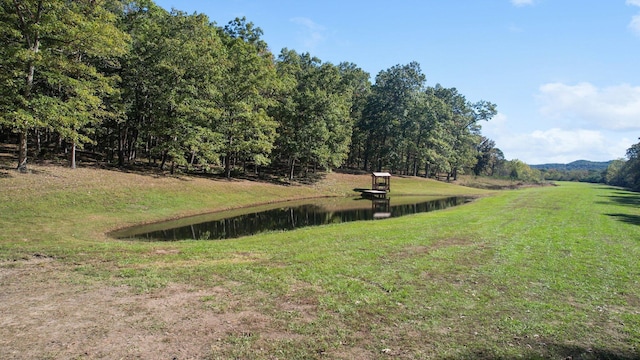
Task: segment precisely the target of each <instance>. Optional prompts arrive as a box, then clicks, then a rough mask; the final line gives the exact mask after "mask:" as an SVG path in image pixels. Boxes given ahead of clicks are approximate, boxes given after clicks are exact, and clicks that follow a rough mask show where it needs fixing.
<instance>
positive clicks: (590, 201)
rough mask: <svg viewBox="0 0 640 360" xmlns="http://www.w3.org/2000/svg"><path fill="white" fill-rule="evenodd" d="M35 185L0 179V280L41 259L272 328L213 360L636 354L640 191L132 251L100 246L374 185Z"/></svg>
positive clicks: (152, 181)
mask: <svg viewBox="0 0 640 360" xmlns="http://www.w3.org/2000/svg"><path fill="white" fill-rule="evenodd" d="M35 170H36V172H35V173H33V174H26V175H23V174H18V173H15V172H13V171H9V170H6V171H0V175H1V176H0V184H1V186H0V214H2V216H1V217H0V228H1V229H2V231H1V232H0V258H1V259H3V260H4V261H3V262H2V263H0V264H1V266H2V267H12V266H21V265H20V262H19V261H17V262H14V260H20V259H28V258H30V257H32V256H34V255H35V254H37V256H41V257H42V256H47V257H51V258H54V259H55V261H56V262H58V263H60V264H61V266H59V267H56V271H60V272H63V273H65V274H67V275H65V277H63V278H64V279H66V280H65V281H66V283H68V284H70V285H69V286H71V285H73V284H77V283H82V284H89V285H91V286H113V285H126V286H128V287H130V288H131V289H132V292H133V293H135V292H137V293H140V292H154V291H158V289H161V288H163V287H165V286H167V285H169V284H186V285H188V286H190V287H192V288H193V289H207V288H214V287H215V288H218V289H219V288H223V289H225V291H228V292H229V294H231V295H230V296H231V297H232V299H233V301H232V300H229V298H225V297H220V296H215V295H212V296H207V297H203V298H202V299H201V301H202V304H203V306H204V307H205V309H206V311H210V312H214V313H220V314H222V313H227V312H241V311H246V310H247V309H251V310H253V311H256V312H259V313H261V314H263V315H264V316H265V317H266V318H267V319H268V321H267V322H268V325H264V324H262V325H261V326H252V325H251V324H245V328H242V329H237V330H235V331H233V332H229V333H228V334H226V337H224V338H221V339H218V341H217V342H216V343H215V344H211V349H214V348H215V351H214V350H211V353H209V354H206V353H204V354H201V355H202V356H203V357H204V356H210V357H214V358H215V357H220V358H234V357H235V358H270V357H273V356H278V357H280V358H316V357H317V358H320V357H323V356H328V357H329V358H354V357H356V358H372V357H387V356H397V357H400V358H450V359H457V358H487V359H489V358H505V359H506V358H514V357H523V358H539V357H552V358H561V357H567V356H572V357H573V358H574V359H578V358H584V359H591V358H593V359H596V358H610V359H636V358H637V357H638V352H639V351H640V350H639V348H640V310H638V308H639V306H640V283H639V279H640V265H639V261H638V259H640V226H639V225H640V195H638V194H636V193H630V192H625V191H622V190H619V189H614V188H609V187H604V186H594V185H586V184H573V183H562V184H561V185H560V186H558V187H545V188H531V189H524V190H517V191H504V192H497V193H490V195H491V196H484V197H482V198H481V199H479V200H477V201H475V202H474V203H471V204H468V205H465V206H462V207H458V208H453V209H449V210H445V211H441V212H435V213H427V214H419V215H413V216H407V217H403V218H398V219H390V220H384V221H376V222H359V223H349V224H336V225H330V226H323V227H318V228H306V229H301V230H297V231H293V232H284V233H271V234H265V235H259V236H253V237H247V238H243V239H238V240H230V241H185V242H172V243H158V242H150V243H145V242H141V243H137V242H131V241H116V240H111V239H109V238H107V237H106V236H105V235H104V234H105V232H107V231H108V230H111V229H114V228H119V227H123V226H127V225H131V224H134V223H138V222H149V221H155V220H158V219H162V218H170V217H175V216H181V215H189V214H195V213H200V212H202V211H205V210H212V209H213V210H219V209H224V208H232V207H240V206H246V205H249V204H251V203H266V202H271V201H275V200H282V199H291V198H301V197H311V196H327V195H341V194H349V193H351V190H352V189H353V188H358V187H365V188H366V187H367V186H368V185H369V183H368V182H369V177H368V176H362V177H355V176H347V175H340V176H338V175H335V174H334V175H330V176H328V177H327V178H326V179H324V180H323V181H321V182H320V183H318V184H316V185H314V186H279V185H271V184H260V183H250V182H245V181H231V182H227V181H217V180H205V179H194V178H182V179H178V178H157V177H153V176H144V175H135V174H123V173H117V172H108V171H103V170H90V169H78V170H77V171H71V170H65V169H60V168H46V167H42V168H38V167H35ZM392 186H393V192H394V194H398V193H413V194H416V193H422V194H430V195H451V194H466V195H469V194H478V195H486V194H489V193H487V192H483V191H481V190H475V189H469V188H463V187H457V186H453V185H447V184H443V183H437V182H433V181H426V180H423V179H412V178H405V179H403V178H394V180H393V182H392ZM65 281H63V282H62V284H61V285H62V286H64V284H65ZM27 295H28V294H25V296H27ZM153 330H154V329H150V330H148V331H153ZM155 330H157V329H155ZM274 333H277V334H279V335H278V336H273V334H274ZM274 354H275V355H274ZM356 354H358V355H357V356H356Z"/></svg>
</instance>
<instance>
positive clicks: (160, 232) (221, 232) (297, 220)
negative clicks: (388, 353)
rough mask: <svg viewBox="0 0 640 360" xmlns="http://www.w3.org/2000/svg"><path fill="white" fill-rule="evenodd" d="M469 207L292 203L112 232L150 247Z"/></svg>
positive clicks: (454, 201)
mask: <svg viewBox="0 0 640 360" xmlns="http://www.w3.org/2000/svg"><path fill="white" fill-rule="evenodd" d="M468 201H470V199H469V198H465V197H448V198H434V197H424V196H423V197H409V196H397V197H393V198H387V199H376V200H369V199H363V198H348V199H345V198H342V199H338V198H325V199H315V200H305V201H291V202H284V203H279V204H270V205H264V206H258V207H253V208H246V209H239V210H234V211H225V212H217V213H211V214H205V215H199V216H194V217H188V218H183V219H179V220H172V221H167V222H162V223H156V224H150V225H142V226H136V227H132V228H128V229H124V230H120V231H117V232H114V233H112V236H114V237H116V238H119V239H136V240H149V241H177V240H219V239H231V238H238V237H242V236H249V235H255V234H259V233H262V232H267V231H283V230H292V229H297V228H301V227H306V226H317V225H325V224H332V223H341V222H348V221H362V220H375V219H385V218H390V217H398V216H403V215H409V214H417V213H422V212H428V211H434V210H441V209H445V208H448V207H451V206H456V205H461V204H464V203H465V202H468Z"/></svg>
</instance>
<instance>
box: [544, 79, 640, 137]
mask: <svg viewBox="0 0 640 360" xmlns="http://www.w3.org/2000/svg"><path fill="white" fill-rule="evenodd" d="M538 100H539V101H540V105H541V107H540V113H541V114H542V115H544V116H545V117H548V118H550V119H553V120H556V121H560V122H563V123H565V124H567V125H569V124H570V126H574V127H575V126H577V125H583V126H586V127H588V128H601V129H609V130H621V131H622V130H640V87H639V86H635V87H634V86H631V85H629V84H621V85H616V86H610V87H604V88H598V87H596V86H595V85H593V84H590V83H588V82H583V83H579V84H577V85H566V84H563V83H549V84H544V85H542V86H541V87H540V89H539V94H538Z"/></svg>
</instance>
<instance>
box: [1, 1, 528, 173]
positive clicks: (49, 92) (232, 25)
mask: <svg viewBox="0 0 640 360" xmlns="http://www.w3.org/2000/svg"><path fill="white" fill-rule="evenodd" d="M262 35H263V33H262V30H261V29H260V28H258V27H256V26H255V25H254V24H253V23H251V22H249V21H247V20H246V19H245V18H237V19H235V20H233V21H231V22H229V23H228V24H226V25H225V26H218V25H217V24H215V23H213V22H212V21H211V20H210V19H209V18H208V17H207V16H206V15H204V14H197V13H194V14H186V13H184V12H182V11H178V10H172V11H166V10H164V9H162V8H160V7H159V6H157V5H156V4H155V3H154V2H153V1H150V0H139V1H126V0H75V1H70V0H50V1H44V0H0V41H1V44H0V45H1V46H0V69H1V71H0V85H1V86H0V92H1V93H0V140H3V139H4V140H5V141H8V140H15V141H16V143H17V144H18V164H17V166H18V167H19V168H22V169H26V167H27V164H28V160H29V159H30V158H31V157H36V158H39V157H44V156H50V155H51V154H54V155H57V154H61V153H65V154H67V153H68V158H69V163H70V165H71V166H72V167H75V159H76V151H77V149H82V150H83V151H84V152H85V153H91V154H93V156H99V157H101V159H102V160H103V161H106V162H110V163H113V164H117V165H119V166H127V165H128V164H133V163H141V162H147V163H149V164H151V165H153V166H157V167H159V168H160V169H163V170H165V169H168V170H170V171H172V172H173V171H175V170H176V169H178V168H179V169H182V170H184V171H203V172H215V171H218V172H224V174H225V176H227V177H232V176H235V175H236V174H239V173H240V174H242V173H247V172H256V173H259V172H261V171H266V170H269V171H274V172H278V173H279V174H281V175H282V176H287V177H288V178H290V179H293V178H294V177H297V176H301V175H304V174H306V173H307V172H309V171H314V170H316V169H320V170H325V169H332V168H338V167H342V168H349V169H358V170H366V171H372V170H374V171H375V170H383V169H384V170H389V171H392V172H394V173H399V174H407V175H422V176H436V175H439V174H440V175H442V176H446V177H447V178H454V179H455V178H456V177H457V176H458V174H459V173H461V172H464V173H475V174H477V175H480V174H485V175H502V176H514V174H515V176H518V171H520V172H521V173H523V170H522V169H523V168H524V166H526V164H523V163H522V164H521V162H518V161H517V160H516V161H512V162H509V161H506V160H505V159H504V155H503V153H502V152H501V151H500V150H499V149H498V148H497V147H496V146H495V142H494V141H493V140H491V139H488V138H486V137H483V136H482V134H481V123H482V122H484V121H488V120H490V119H491V118H492V117H493V116H495V114H496V105H495V104H493V103H491V102H488V101H484V100H482V101H478V102H471V101H469V100H467V99H466V98H465V96H464V95H462V94H461V93H459V92H458V90H457V89H455V88H445V87H442V86H440V85H435V86H426V77H425V75H424V74H423V72H422V70H421V68H420V65H419V64H418V63H417V62H411V63H409V64H405V65H396V66H393V67H391V68H389V69H386V70H383V71H380V72H379V73H378V74H377V75H376V76H375V79H374V82H373V83H372V82H371V76H370V74H368V73H367V72H365V71H364V70H362V69H361V68H359V67H358V66H357V65H356V64H354V63H350V62H343V63H339V64H337V65H335V64H332V63H330V62H322V61H321V60H320V59H318V58H317V57H314V56H312V55H311V54H309V53H298V52H296V51H294V50H290V49H287V48H285V49H282V50H281V51H280V52H279V54H278V55H277V56H276V55H275V54H274V53H272V51H271V49H270V48H269V47H268V44H267V43H266V42H265V41H264V40H263V39H262ZM523 165H524V166H523ZM518 169H520V170H518ZM525 170H526V169H525ZM529 171H530V169H529ZM524 172H526V171H524Z"/></svg>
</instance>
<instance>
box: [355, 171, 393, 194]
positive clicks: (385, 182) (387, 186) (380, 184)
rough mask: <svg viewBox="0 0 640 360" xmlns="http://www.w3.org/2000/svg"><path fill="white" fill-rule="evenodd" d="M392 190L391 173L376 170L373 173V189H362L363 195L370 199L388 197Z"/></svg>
mask: <svg viewBox="0 0 640 360" xmlns="http://www.w3.org/2000/svg"><path fill="white" fill-rule="evenodd" d="M390 191H391V174H389V173H387V172H374V173H373V174H371V190H362V197H366V198H370V199H386V198H387V194H388V193H389V192H390Z"/></svg>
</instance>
